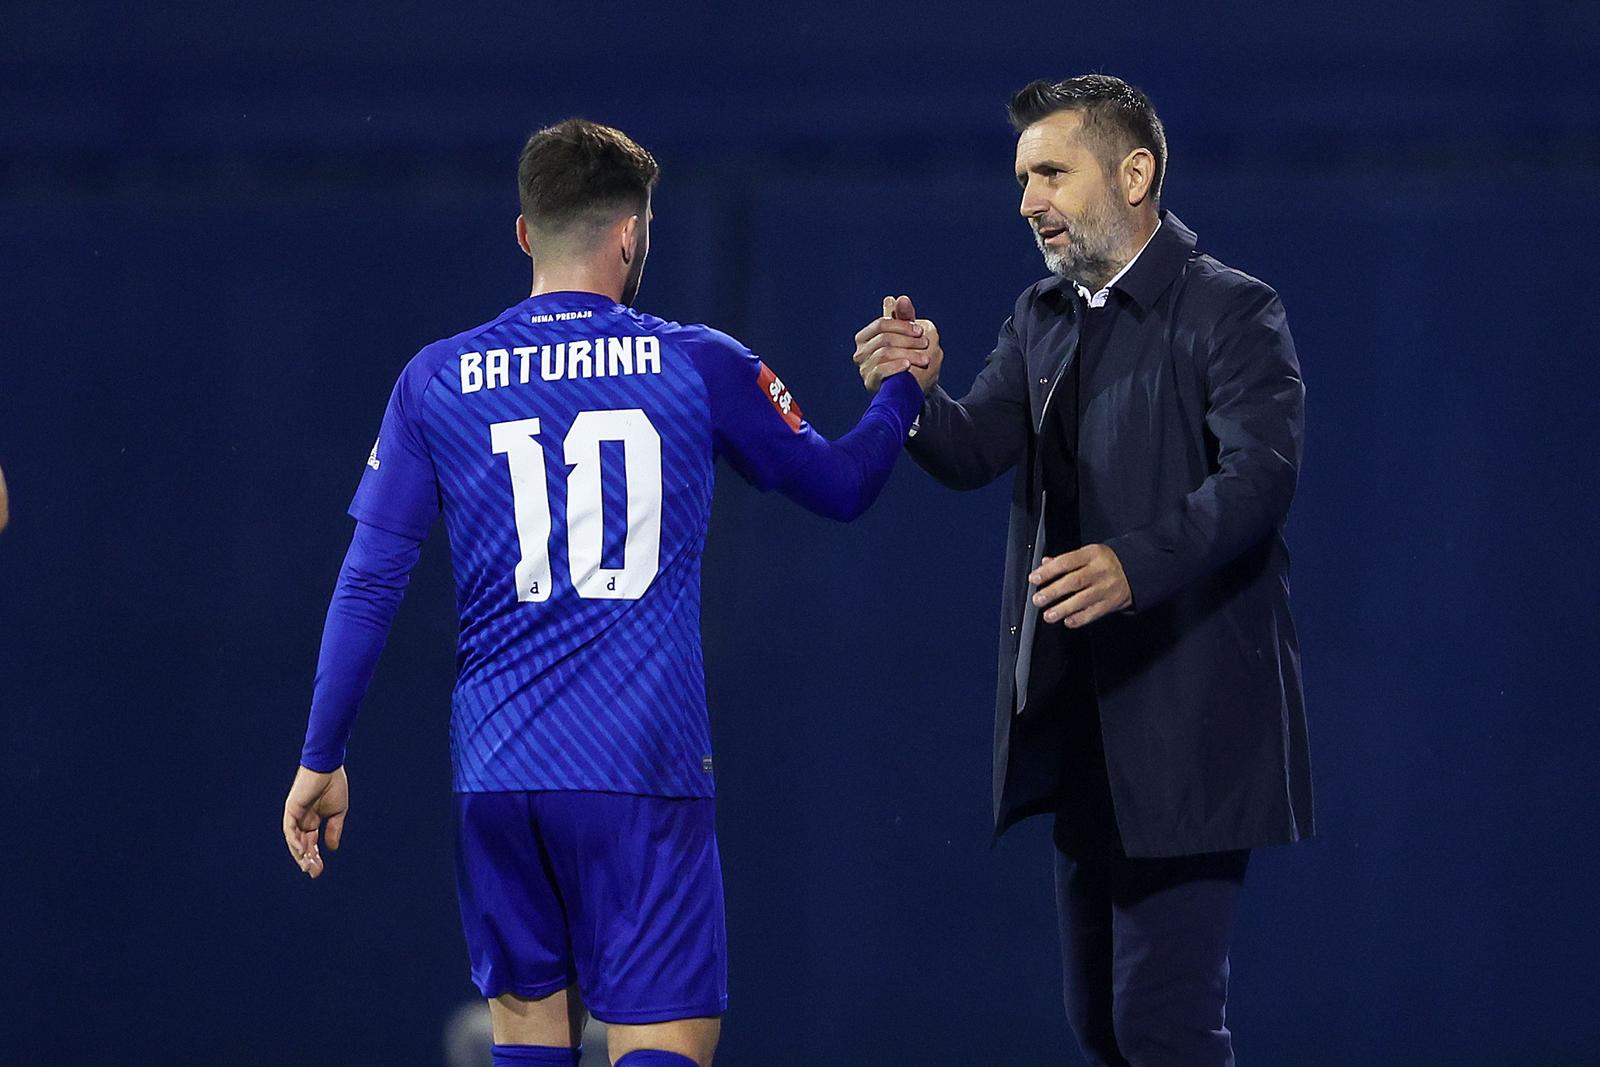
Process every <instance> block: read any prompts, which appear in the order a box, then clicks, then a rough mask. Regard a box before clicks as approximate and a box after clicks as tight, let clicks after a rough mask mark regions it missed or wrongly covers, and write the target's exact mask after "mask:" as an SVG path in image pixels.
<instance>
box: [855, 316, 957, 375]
mask: <svg viewBox="0 0 1600 1067" xmlns="http://www.w3.org/2000/svg"><path fill="white" fill-rule="evenodd" d="M916 316H917V312H916V308H915V307H913V306H912V304H911V298H910V297H909V296H902V297H899V298H896V297H891V296H886V297H884V298H883V317H882V318H878V319H873V320H872V321H871V322H869V323H867V325H865V326H863V327H862V328H861V330H860V331H859V332H858V333H857V334H856V354H855V363H856V368H857V369H858V370H859V371H860V372H861V381H862V382H863V384H865V385H866V387H867V392H869V393H876V392H877V391H878V387H879V386H880V385H882V384H883V380H884V379H885V378H887V377H889V376H890V375H893V374H899V373H900V372H901V371H905V370H909V371H910V372H911V375H912V376H913V377H914V378H916V379H917V384H918V385H920V386H922V391H923V392H927V391H928V390H929V389H932V388H933V386H934V383H935V382H937V381H938V380H939V370H940V368H941V367H943V366H944V349H943V347H941V346H940V344H939V327H937V326H935V325H934V324H933V323H932V322H931V321H930V320H928V319H919V318H917V317H916Z"/></svg>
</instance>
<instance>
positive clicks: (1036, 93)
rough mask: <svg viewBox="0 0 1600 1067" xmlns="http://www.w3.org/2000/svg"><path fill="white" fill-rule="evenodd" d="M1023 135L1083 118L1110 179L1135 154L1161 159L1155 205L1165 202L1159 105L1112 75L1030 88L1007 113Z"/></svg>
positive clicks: (1086, 134) (1042, 82) (1164, 135)
mask: <svg viewBox="0 0 1600 1067" xmlns="http://www.w3.org/2000/svg"><path fill="white" fill-rule="evenodd" d="M1007 111H1008V113H1009V115H1010V117H1011V125H1012V126H1014V127H1016V130H1017V132H1018V133H1021V132H1022V131H1023V130H1025V129H1027V128H1028V127H1029V126H1032V125H1033V124H1034V123H1035V122H1038V121H1039V120H1040V119H1042V118H1048V117H1049V116H1051V115H1054V114H1055V113H1056V112H1058V111H1076V112H1079V113H1080V114H1082V115H1083V133H1084V137H1085V138H1086V139H1087V140H1088V142H1089V146H1090V147H1091V148H1092V149H1093V150H1094V153H1095V155H1096V156H1098V157H1099V159H1100V165H1101V166H1102V167H1103V168H1104V169H1105V170H1106V172H1107V173H1108V174H1109V173H1110V172H1111V170H1112V169H1113V168H1114V167H1115V166H1116V165H1117V164H1118V163H1120V162H1122V160H1123V159H1124V158H1125V157H1126V156H1127V154H1128V153H1129V152H1132V151H1133V150H1134V149H1135V148H1147V149H1149V150H1150V154H1151V155H1152V156H1154V157H1155V159H1156V173H1155V180H1154V181H1153V182H1151V190H1152V194H1151V195H1152V200H1153V201H1154V202H1156V203H1160V201H1161V185H1162V183H1163V182H1164V181H1165V180H1166V177H1167V131H1166V130H1165V129H1163V128H1162V125H1161V119H1160V118H1158V117H1157V116H1156V109H1155V105H1154V104H1152V103H1150V98H1149V97H1148V96H1146V95H1145V94H1144V91H1143V90H1142V89H1139V88H1137V87H1136V86H1132V85H1129V84H1128V83H1127V82H1125V81H1123V80H1122V79H1121V78H1115V77H1112V76H1111V75H1109V74H1080V75H1078V76H1077V77H1076V78H1068V79H1067V80H1066V81H1059V82H1052V81H1045V80H1044V79H1042V78H1041V79H1040V80H1038V81H1034V82H1029V83H1028V84H1027V85H1024V86H1023V87H1022V88H1021V89H1018V90H1017V92H1016V95H1015V96H1013V97H1012V98H1011V105H1010V107H1008V108H1007Z"/></svg>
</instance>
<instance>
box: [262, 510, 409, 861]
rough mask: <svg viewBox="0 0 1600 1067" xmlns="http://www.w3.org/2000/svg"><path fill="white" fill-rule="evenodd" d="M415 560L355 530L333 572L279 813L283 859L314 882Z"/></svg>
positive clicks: (345, 795)
mask: <svg viewBox="0 0 1600 1067" xmlns="http://www.w3.org/2000/svg"><path fill="white" fill-rule="evenodd" d="M421 552H422V541H421V540H420V539H417V538H413V537H408V536H405V535H403V534H397V533H391V532H390V531H388V530H384V529H382V528H380V527H377V526H373V525H370V524H368V523H364V522H358V523H356V532H355V536H354V537H353V538H352V539H351V541H350V550H349V551H348V552H347V553H346V554H345V557H344V566H343V567H341V568H340V570H339V580H338V583H337V584H336V585H335V586H334V590H333V600H332V602H331V603H329V605H328V618H327V621H326V622H325V623H324V624H323V628H322V650H321V652H320V653H319V654H318V656H317V680H316V684H315V686H314V688H313V691H312V697H311V715H310V718H309V720H308V722H307V725H306V737H305V743H304V745H303V746H302V747H301V750H300V769H299V771H298V772H297V773H296V774H295V780H294V785H293V786H292V787H291V788H290V790H289V796H288V798H287V799H286V800H285V801H284V806H283V833H284V839H285V840H286V841H287V842H288V845H289V851H290V854H291V855H293V856H294V858H295V862H297V863H298V864H299V865H300V869H301V870H303V871H305V872H306V873H307V874H309V875H310V876H311V877H313V878H315V877H317V876H318V875H320V874H321V873H322V868H323V863H322V853H321V851H320V850H319V849H318V848H317V831H318V829H319V827H321V825H322V822H323V820H324V819H326V820H327V831H326V839H327V843H328V847H329V848H330V849H337V848H338V847H339V839H340V837H341V836H342V834H343V831H344V818H345V813H346V811H347V810H348V808H349V802H350V791H349V782H348V779H347V778H346V776H345V771H344V759H345V750H346V747H347V746H348V745H349V743H350V732H351V730H352V729H353V728H354V727H355V721H356V712H357V711H358V710H359V709H360V707H361V699H362V697H364V696H365V695H366V692H367V687H368V686H369V685H371V684H372V675H373V672H374V671H375V670H376V669H377V666H378V657H379V655H380V654H381V653H382V652H383V645H384V642H385V641H386V640H387V639H388V637H389V627H390V626H391V625H393V623H394V617H395V613H396V612H397V611H399V610H400V600H401V598H402V597H403V596H404V595H405V590H406V585H407V583H408V582H409V581H410V580H411V569H412V568H413V567H415V566H416V563H417V557H418V556H419V555H420V554H421Z"/></svg>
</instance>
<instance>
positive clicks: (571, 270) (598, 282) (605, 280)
mask: <svg viewBox="0 0 1600 1067" xmlns="http://www.w3.org/2000/svg"><path fill="white" fill-rule="evenodd" d="M610 273H611V272H602V271H597V270H595V269H593V268H592V267H588V266H586V265H581V264H567V263H563V264H552V265H551V266H549V267H548V268H545V269H542V270H541V269H537V268H536V269H535V270H534V272H533V292H531V293H529V294H528V295H529V296H542V295H543V294H545V293H595V294H597V295H599V296H603V297H607V298H608V299H610V300H613V301H615V302H617V303H621V302H622V279H620V278H616V277H612V276H610Z"/></svg>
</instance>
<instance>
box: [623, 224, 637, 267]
mask: <svg viewBox="0 0 1600 1067" xmlns="http://www.w3.org/2000/svg"><path fill="white" fill-rule="evenodd" d="M639 235H640V229H639V216H638V215H629V216H628V217H627V218H626V219H624V220H623V222H622V234H621V237H622V262H624V263H632V262H633V260H634V257H636V256H637V255H638V254H639Z"/></svg>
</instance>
